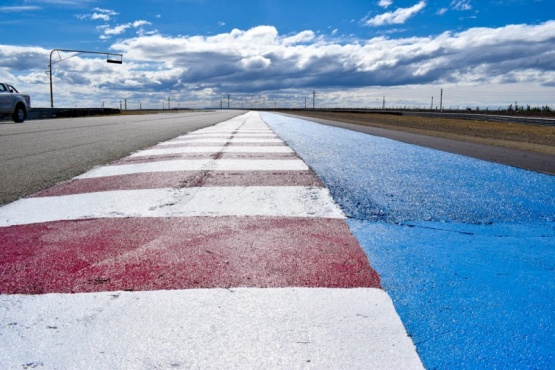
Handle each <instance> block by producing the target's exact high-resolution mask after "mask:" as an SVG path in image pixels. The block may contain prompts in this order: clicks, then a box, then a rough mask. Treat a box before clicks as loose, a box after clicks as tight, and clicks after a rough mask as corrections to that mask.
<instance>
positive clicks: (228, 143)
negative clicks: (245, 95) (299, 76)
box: [0, 113, 422, 369]
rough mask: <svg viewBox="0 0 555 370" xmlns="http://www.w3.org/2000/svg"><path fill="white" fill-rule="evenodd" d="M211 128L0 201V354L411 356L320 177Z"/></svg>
mask: <svg viewBox="0 0 555 370" xmlns="http://www.w3.org/2000/svg"><path fill="white" fill-rule="evenodd" d="M252 128H255V129H254V130H251V129H252ZM216 129H217V130H221V129H224V131H228V134H230V135H229V137H228V139H225V141H218V143H219V144H220V145H221V150H220V151H216V152H213V153H208V154H207V153H204V154H203V153H177V154H175V153H174V154H168V153H167V152H166V153H164V154H160V153H158V154H155V152H154V153H153V152H150V154H149V155H145V156H135V157H128V158H126V159H123V160H120V161H118V162H116V163H113V164H111V165H109V166H105V167H101V168H96V169H93V170H92V171H90V172H88V173H86V174H84V175H82V176H79V177H77V178H75V179H72V180H70V181H67V182H64V183H62V184H59V185H58V186H55V187H53V188H52V189H48V190H46V191H43V192H41V193H39V194H36V195H34V196H32V197H29V198H26V199H22V200H19V201H17V202H14V203H12V204H10V205H7V206H4V207H1V208H0V223H1V224H0V244H1V245H2V248H0V293H2V294H0V302H1V305H2V307H3V308H4V312H3V313H2V315H0V325H2V327H3V328H7V330H3V331H2V335H1V336H0V367H3V368H13V367H23V366H35V365H37V364H40V366H44V367H51V368H56V367H62V368H80V367H86V366H88V365H90V364H94V366H95V367H96V368H113V367H147V368H155V367H177V366H183V367H201V368H229V367H233V368H260V367H263V368H276V367H278V368H280V367H281V368H288V369H289V368H304V367H307V366H308V367H314V368H326V367H331V368H357V367H364V368H366V367H369V366H371V367H379V368H391V369H397V368H406V369H412V368H415V369H420V368H422V364H421V362H420V360H419V357H418V355H417V353H416V351H415V348H414V345H413V344H412V341H411V340H410V338H409V337H408V336H407V334H406V332H405V330H404V328H403V325H402V323H401V322H400V320H399V317H398V315H397V313H396V312H395V309H394V307H393V305H392V302H391V300H390V299H389V297H388V295H387V294H386V293H385V292H384V291H383V290H381V288H380V279H379V276H378V275H377V274H376V273H375V271H374V270H373V269H372V267H371V266H370V264H369V262H368V258H367V257H366V255H365V254H364V252H363V251H362V249H361V248H360V245H359V244H358V242H357V240H356V239H355V238H354V237H353V235H352V234H351V233H350V232H349V228H348V226H347V224H346V222H345V220H344V219H343V218H344V216H343V213H342V211H341V209H339V208H338V207H337V206H336V204H335V203H334V202H333V200H332V199H331V197H330V194H329V192H328V190H327V188H325V187H324V186H323V185H322V182H321V181H320V180H319V179H318V177H317V176H316V175H315V174H314V173H313V172H311V171H310V169H309V168H308V166H307V165H306V164H305V163H304V162H303V161H301V160H300V159H298V157H296V155H295V154H294V153H275V152H273V150H274V148H287V146H286V145H285V143H284V142H283V141H281V140H278V139H271V140H270V141H269V140H268V138H267V137H258V139H255V138H253V137H252V136H251V135H252V134H253V133H264V134H266V135H267V136H270V135H268V134H269V133H271V131H270V130H269V129H268V127H267V125H266V124H265V123H264V122H263V121H262V120H261V119H260V116H259V114H258V113H249V114H246V115H243V116H240V117H237V118H236V119H233V120H230V121H227V122H224V123H222V124H220V125H218V126H216ZM207 133H208V134H214V133H216V130H215V129H214V128H212V129H209V130H200V131H199V134H207ZM243 133H244V134H245V136H243V137H238V136H236V135H238V134H243ZM218 134H221V132H220V133H218ZM247 134H249V135H248V137H247ZM193 136H195V135H191V136H189V135H186V137H187V139H184V137H181V138H178V139H179V140H177V141H176V140H172V141H168V142H166V143H161V144H159V145H157V146H155V147H153V148H150V149H148V150H160V149H164V150H166V149H168V150H174V149H177V148H200V149H198V150H202V151H206V150H208V149H207V148H209V147H211V146H213V145H207V144H206V143H205V142H198V141H196V142H195V141H194V140H188V137H193ZM200 137H202V136H200ZM200 137H199V138H200ZM272 137H274V136H272ZM205 139H206V138H205ZM210 140H212V139H210ZM245 141H246V142H245ZM247 146H248V147H252V148H253V149H252V150H253V152H250V149H248V150H246V152H245V153H238V152H235V153H232V152H226V150H233V149H231V148H241V147H247ZM260 147H268V148H271V149H261V148H260ZM228 148H230V149H228ZM178 150H179V149H178ZM193 150H197V149H193ZM238 150H239V151H241V150H244V149H238ZM266 150H268V151H269V152H265V151H266ZM170 155H177V156H178V158H168V156H170ZM230 155H231V156H233V157H229V156H230ZM207 288H209V289H207ZM221 288H226V289H221ZM261 288H265V289H261ZM324 288H325V289H324ZM346 288H348V289H346ZM122 291H134V292H122ZM45 293H50V294H45ZM60 293H74V294H60ZM21 294H24V295H21ZM29 294H32V295H29ZM37 294H39V295H37ZM41 294H42V295H41ZM130 312H132V313H130ZM23 328H25V334H24V335H23V334H22V332H21V330H23ZM107 328H109V330H108V329H107ZM212 336H213V337H214V338H212ZM76 341H80V343H81V344H82V343H86V345H80V348H79V349H78V350H76V349H75V346H74V344H75V342H76ZM105 347H106V348H108V349H106V348H105ZM61 354H64V356H62V355H61ZM83 364H85V365H83ZM37 366H38V365H37Z"/></svg>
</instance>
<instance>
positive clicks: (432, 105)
mask: <svg viewBox="0 0 555 370" xmlns="http://www.w3.org/2000/svg"><path fill="white" fill-rule="evenodd" d="M433 109H434V97H433V96H432V104H430V110H433Z"/></svg>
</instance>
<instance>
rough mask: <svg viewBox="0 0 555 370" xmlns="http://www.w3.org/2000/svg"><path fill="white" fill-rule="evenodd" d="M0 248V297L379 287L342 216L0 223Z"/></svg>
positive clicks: (112, 219) (108, 219)
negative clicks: (1, 268) (0, 251)
mask: <svg viewBox="0 0 555 370" xmlns="http://www.w3.org/2000/svg"><path fill="white" fill-rule="evenodd" d="M37 241H40V242H39V243H40V248H38V247H37V243H38V242H37ZM3 247H4V249H5V250H6V251H10V253H9V254H7V253H4V256H3V258H4V263H6V265H7V267H8V268H9V269H7V270H5V271H6V273H5V274H2V275H0V289H1V292H2V293H6V294H16V293H18V294H44V293H74V292H102V291H121V290H133V291H146V290H168V289H193V288H231V287H253V288H268V287H328V288H360V287H367V288H368V287H369V288H379V287H380V281H379V277H378V276H377V274H376V273H375V272H374V271H373V270H372V268H371V267H370V266H369V264H368V258H367V257H366V255H365V254H364V252H363V251H362V249H361V248H360V246H359V245H358V242H357V241H356V239H355V238H354V237H353V236H352V235H351V234H350V233H349V229H348V227H347V225H346V224H345V221H344V220H342V219H323V218H300V219H299V218H295V219H293V218H285V217H187V218H127V219H114V218H111V219H110V218H102V219H90V220H82V221H79V222H75V221H57V222H48V223H37V224H29V225H19V226H12V227H10V228H5V231H4V233H3ZM31 266H32V268H30V267H31Z"/></svg>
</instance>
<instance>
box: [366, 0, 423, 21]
mask: <svg viewBox="0 0 555 370" xmlns="http://www.w3.org/2000/svg"><path fill="white" fill-rule="evenodd" d="M425 7H426V1H420V2H419V3H417V4H415V5H414V6H412V7H410V8H399V9H397V10H395V11H393V12H387V13H384V14H380V15H377V16H375V17H373V18H371V19H369V20H367V21H366V25H368V26H383V25H388V24H404V23H405V22H406V21H407V20H408V19H409V18H411V17H413V16H414V15H415V14H417V13H418V12H420V11H421V10H422V9H424V8H425Z"/></svg>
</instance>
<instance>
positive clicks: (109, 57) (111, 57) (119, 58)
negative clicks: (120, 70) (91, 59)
mask: <svg viewBox="0 0 555 370" xmlns="http://www.w3.org/2000/svg"><path fill="white" fill-rule="evenodd" d="M55 51H57V52H60V51H61V52H64V53H77V54H73V55H71V56H69V57H67V58H64V59H62V58H61V57H60V60H58V61H57V62H54V63H60V62H63V61H64V60H66V59H69V58H73V57H76V56H77V55H81V54H102V55H106V63H114V64H122V63H123V55H122V54H114V53H108V52H100V51H86V50H64V49H54V50H52V51H51V52H50V63H48V68H49V73H48V76H49V77H50V107H51V108H54V94H53V90H52V54H54V52H55Z"/></svg>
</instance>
